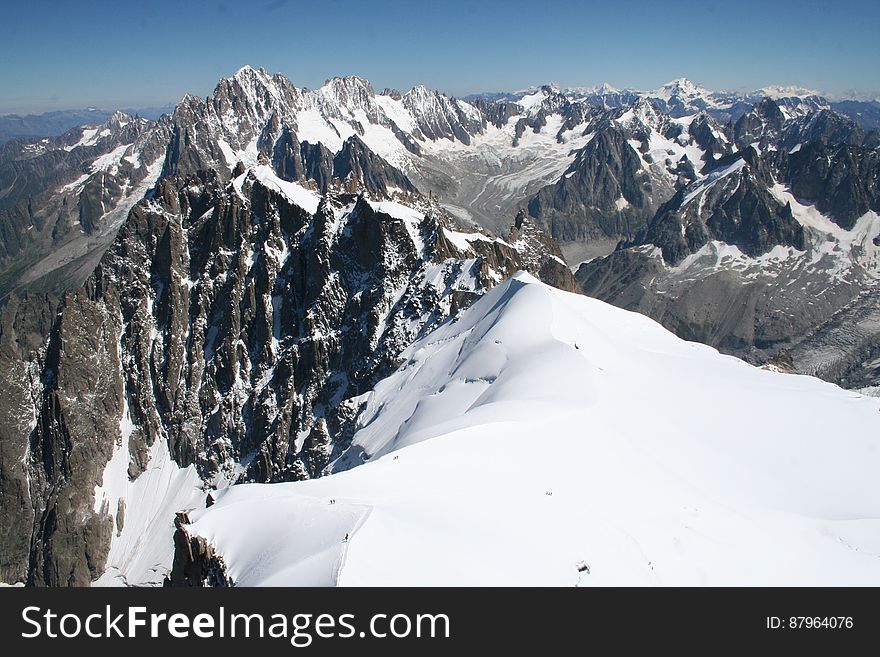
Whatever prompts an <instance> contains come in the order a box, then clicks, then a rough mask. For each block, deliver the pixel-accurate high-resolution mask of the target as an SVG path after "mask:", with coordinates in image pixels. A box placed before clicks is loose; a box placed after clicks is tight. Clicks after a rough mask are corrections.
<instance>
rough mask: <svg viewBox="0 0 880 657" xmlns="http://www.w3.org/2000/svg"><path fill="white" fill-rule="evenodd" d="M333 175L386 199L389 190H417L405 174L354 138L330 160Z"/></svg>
mask: <svg viewBox="0 0 880 657" xmlns="http://www.w3.org/2000/svg"><path fill="white" fill-rule="evenodd" d="M333 174H334V176H336V177H337V178H339V179H340V180H348V179H350V178H353V179H354V180H355V181H358V183H359V185H360V186H363V188H364V189H366V190H367V191H369V192H372V193H374V194H380V195H382V196H390V195H391V192H392V189H396V190H399V191H402V192H406V193H410V194H411V193H415V192H417V191H418V190H417V189H416V187H415V185H413V184H412V182H410V179H409V178H407V177H406V175H405V174H403V173H402V172H400V171H398V170H397V169H395V168H394V167H392V166H391V165H390V164H388V162H386V161H385V160H383V159H382V158H381V157H379V156H378V155H376V154H375V153H373V151H371V150H370V149H369V148H367V145H366V144H365V143H364V142H363V141H361V139H360V138H359V137H358V136H357V135H353V136H352V137H349V138H348V139H347V140H346V141H345V144H344V145H343V146H342V150H341V151H339V152H338V153H337V154H336V157H334V158H333Z"/></svg>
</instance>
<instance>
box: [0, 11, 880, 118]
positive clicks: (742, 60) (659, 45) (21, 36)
mask: <svg viewBox="0 0 880 657" xmlns="http://www.w3.org/2000/svg"><path fill="white" fill-rule="evenodd" d="M0 2H2V6H0V16H2V20H0V62H2V63H3V64H2V66H0V113H6V112H29V111H38V112H42V111H46V110H51V109H62V108H71V107H85V106H96V107H102V108H110V107H143V106H148V105H157V104H165V103H168V102H174V101H177V100H178V99H179V98H180V97H181V96H182V95H183V94H184V93H185V92H191V93H195V94H198V95H206V94H208V93H210V91H211V89H212V88H213V86H214V84H215V83H216V81H217V80H218V79H219V78H220V77H224V76H228V75H230V74H232V73H233V72H234V71H235V70H237V69H238V68H240V67H241V66H242V65H244V64H250V65H252V66H255V67H260V66H262V67H264V68H266V69H268V70H269V71H270V72H276V71H280V72H282V73H284V74H285V75H287V77H289V78H290V79H291V80H292V81H293V82H294V83H295V84H297V85H299V86H307V87H315V86H319V85H320V84H322V83H323V81H324V80H325V79H327V78H328V77H331V76H333V75H347V74H356V75H362V76H364V77H367V78H369V79H370V80H371V81H372V82H373V85H374V86H375V87H377V88H379V89H381V88H383V87H386V86H388V87H396V88H398V89H401V90H404V91H405V90H406V89H409V88H410V87H411V86H412V85H414V84H416V83H423V84H426V85H428V86H430V87H432V88H436V89H440V90H441V91H445V92H447V93H450V94H454V95H459V96H460V95H465V94H468V93H472V92H476V91H496V90H512V89H518V88H522V87H525V86H528V85H531V84H538V83H542V82H551V81H552V82H557V83H560V84H563V85H589V84H596V83H600V82H606V81H607V82H610V83H611V84H613V85H615V86H619V87H626V86H629V87H636V88H655V87H657V86H659V85H660V84H662V83H663V82H666V81H668V80H670V79H673V78H676V77H682V76H686V77H689V78H691V79H692V80H694V81H696V82H700V83H702V84H704V85H706V86H707V87H710V88H717V89H740V90H746V89H753V88H757V87H760V86H764V85H767V84H796V85H801V86H806V87H810V88H817V89H820V90H822V91H826V92H830V93H833V94H846V93H847V92H849V91H850V90H857V91H860V92H866V93H869V94H875V95H880V46H878V28H880V2H877V0H871V1H866V0H838V1H836V2H829V1H824V0H823V1H816V0H801V1H798V2H790V1H788V0H780V1H776V2H770V1H767V2H752V1H751V0H740V1H738V2H736V1H732V0H725V1H724V2H717V1H715V0H703V1H702V2H694V1H687V2H685V1H679V0H666V1H660V2H646V1H638V0H610V1H606V2H588V1H581V2H576V1H573V0H570V1H567V2H562V1H556V0H528V1H520V0H506V1H504V2H499V1H496V0H480V1H472V0H449V1H448V2H442V1H441V0H434V1H426V0H407V1H398V0H379V1H374V2H370V1H368V0H361V1H360V2H352V1H350V0H310V1H309V2H301V1H300V0H250V1H246V0H203V1H197V0H176V1H166V0H152V1H149V2H147V1H141V2H127V1H122V0H117V1H116V2H109V1H101V0H95V1H89V0H78V1H74V0H71V1H69V2H68V1H64V2H60V1H59V2H47V1H45V0H28V1H20V0H16V1H13V0H0Z"/></svg>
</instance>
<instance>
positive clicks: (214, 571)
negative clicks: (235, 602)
mask: <svg viewBox="0 0 880 657" xmlns="http://www.w3.org/2000/svg"><path fill="white" fill-rule="evenodd" d="M188 522H189V518H188V517H187V515H186V514H185V513H178V514H177V518H175V520H174V526H175V531H174V564H173V565H172V567H171V572H170V573H169V574H168V576H167V577H166V578H165V586H173V587H190V588H192V587H197V588H200V587H203V586H215V587H221V588H226V587H231V586H234V585H235V583H234V582H233V581H232V579H231V578H230V577H229V575H228V574H227V572H226V564H225V563H224V561H223V556H222V555H220V554H216V553H215V552H214V548H213V546H211V544H210V543H208V542H207V541H206V540H205V538H204V537H203V536H190V535H189V532H187V530H186V525H187V523H188Z"/></svg>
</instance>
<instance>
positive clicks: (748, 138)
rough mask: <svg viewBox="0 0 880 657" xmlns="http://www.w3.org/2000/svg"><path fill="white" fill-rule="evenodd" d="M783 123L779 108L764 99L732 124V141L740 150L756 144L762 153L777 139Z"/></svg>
mask: <svg viewBox="0 0 880 657" xmlns="http://www.w3.org/2000/svg"><path fill="white" fill-rule="evenodd" d="M784 123H785V115H784V114H783V113H782V110H780V109H779V106H778V105H777V104H776V103H774V102H773V101H772V100H771V99H770V98H765V99H764V100H762V101H761V102H760V103H758V104H757V105H755V106H754V107H753V108H752V110H751V111H750V112H746V113H745V114H743V115H742V116H741V117H740V118H739V120H738V121H737V122H736V123H735V124H734V126H733V140H734V142H735V143H736V145H737V146H739V148H740V150H745V149H746V148H748V147H749V146H750V145H751V144H754V143H757V144H758V146H759V147H760V148H761V150H762V151H763V150H766V149H767V147H768V146H769V145H770V144H771V143H772V142H773V141H775V139H777V138H778V136H779V134H780V132H781V131H782V126H783V124H784Z"/></svg>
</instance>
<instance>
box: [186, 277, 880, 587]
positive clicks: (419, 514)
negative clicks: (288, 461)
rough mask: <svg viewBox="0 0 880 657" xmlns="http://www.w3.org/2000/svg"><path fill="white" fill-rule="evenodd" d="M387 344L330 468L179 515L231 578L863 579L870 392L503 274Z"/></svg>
mask: <svg viewBox="0 0 880 657" xmlns="http://www.w3.org/2000/svg"><path fill="white" fill-rule="evenodd" d="M526 324H527V325H528V326H529V327H530V330H529V331H523V330H522V327H523V326H524V325H526ZM404 357H405V358H406V361H405V363H404V364H403V365H402V366H401V367H400V369H399V370H398V371H397V372H396V373H395V374H393V375H392V376H391V377H389V378H388V379H386V380H384V381H383V382H382V383H380V384H379V385H378V386H377V387H376V388H375V390H374V392H373V393H371V394H370V396H369V401H368V406H367V409H366V410H365V411H364V414H363V415H362V417H361V419H360V423H361V426H362V429H361V430H360V431H359V432H358V433H357V434H356V435H355V437H354V440H353V443H352V447H351V448H350V449H349V450H348V452H346V454H344V455H343V457H342V458H341V459H339V460H338V461H337V463H336V465H335V469H336V470H337V473H336V474H333V475H330V476H327V477H324V478H321V479H318V480H312V481H308V482H301V483H294V484H277V485H270V486H266V485H249V486H236V487H233V488H231V489H227V490H226V491H225V492H224V493H223V494H221V496H220V498H219V500H218V502H217V504H215V505H214V506H212V507H211V508H210V509H207V510H200V511H197V512H196V513H195V514H194V518H193V519H194V522H193V524H192V525H190V526H189V527H188V530H189V532H190V534H198V535H201V536H204V537H205V538H207V539H208V540H209V541H210V542H211V543H213V544H214V545H215V547H216V548H217V549H218V550H219V552H220V554H222V555H223V557H224V561H225V563H226V565H227V569H228V573H227V574H228V575H229V576H230V577H231V579H232V580H233V581H234V582H235V583H236V584H238V585H261V584H275V585H301V584H312V585H313V584H322V585H334V584H340V585H368V584H383V585H394V584H397V585H431V584H434V585H460V584H476V585H483V584H501V585H513V584H524V585H559V586H574V585H580V586H591V585H605V584H610V585H618V584H637V585H652V584H655V585H669V584H676V585H678V584H710V585H711V584H716V585H718V584H720V585H747V584H756V585H776V584H789V585H791V584H794V585H831V584H833V585H843V584H854V585H866V584H875V585H876V584H877V583H880V559H878V557H880V541H878V540H877V536H878V535H880V520H878V518H880V506H878V500H880V482H878V480H877V478H876V476H875V473H876V471H877V467H878V465H880V462H878V458H880V457H878V453H880V452H878V449H877V447H878V436H880V432H878V424H880V414H878V410H880V400H878V399H876V398H868V397H863V396H860V395H858V394H854V393H852V392H847V391H843V390H841V389H839V388H837V387H835V386H833V385H830V384H827V383H823V382H820V381H818V380H816V379H812V378H809V377H802V376H793V375H785V374H778V373H773V372H768V371H764V370H759V369H756V368H753V367H751V366H749V365H746V364H745V363H743V362H742V361H739V360H736V359H733V358H729V357H725V356H720V355H719V354H718V353H717V352H716V351H715V350H713V349H710V348H708V347H705V346H701V345H698V344H694V343H688V342H684V341H682V340H679V339H678V338H676V337H674V336H673V335H672V334H670V333H668V332H667V331H665V330H664V329H662V328H661V327H660V326H659V325H657V324H655V323H654V322H652V321H651V320H649V319H647V318H645V317H643V316H640V315H637V314H633V313H628V312H625V311H622V310H619V309H615V308H613V307H611V306H608V305H606V304H604V303H602V302H599V301H596V300H593V299H589V298H584V297H578V296H575V295H570V294H567V293H563V292H560V291H558V290H553V289H552V288H548V287H546V286H544V285H542V284H540V283H538V282H537V281H536V280H534V279H533V278H531V277H530V276H527V275H523V274H520V275H517V276H516V277H514V278H512V279H511V280H509V281H508V282H506V283H505V284H504V285H501V286H499V287H497V288H496V289H494V290H493V291H491V292H490V293H488V294H487V295H485V296H484V297H483V298H482V299H481V300H480V301H479V302H477V303H476V304H475V305H473V306H472V307H471V308H470V309H469V310H467V311H465V312H464V313H463V314H462V315H461V316H459V317H458V318H457V319H456V320H455V321H452V322H449V323H447V324H445V325H443V326H442V327H440V328H439V329H437V330H435V331H434V332H432V333H431V334H429V335H427V336H425V337H424V338H423V339H421V340H419V341H418V342H416V343H415V344H413V345H412V347H410V348H409V349H408V350H407V351H406V352H405V354H404ZM633 404H638V406H639V413H637V414H636V413H633V412H632V407H633ZM742 409H748V414H749V417H750V418H751V419H750V422H749V424H748V426H743V424H742V423H739V422H718V421H717V420H718V418H722V417H727V416H728V415H729V414H731V413H739V412H740V410H742ZM830 441H833V448H831V447H830ZM793 453H797V455H798V458H797V459H796V460H794V459H792V458H791V455H792V454H793ZM364 460H366V461H367V463H364V464H363V465H358V464H359V463H360V462H362V461H364ZM355 465H357V467H352V469H350V470H348V471H341V470H344V469H345V468H348V467H350V466H355ZM366 509H369V514H367V512H366ZM279 517H280V518H284V519H285V522H283V523H280V524H281V526H282V529H281V530H280V531H279V530H278V529H276V528H277V527H278V522H277V519H278V518H279ZM305 526H309V527H310V528H312V531H310V532H308V533H303V532H298V531H297V530H296V528H297V527H305ZM581 561H586V562H587V563H588V564H589V565H590V573H589V574H582V573H578V572H577V569H576V565H577V564H578V563H579V562H581ZM316 564H317V565H319V566H320V567H319V568H315V567H312V566H314V565H316Z"/></svg>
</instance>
